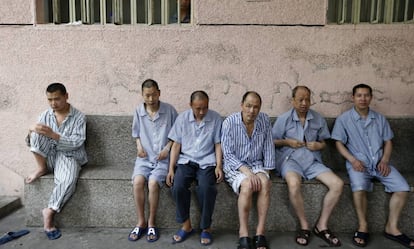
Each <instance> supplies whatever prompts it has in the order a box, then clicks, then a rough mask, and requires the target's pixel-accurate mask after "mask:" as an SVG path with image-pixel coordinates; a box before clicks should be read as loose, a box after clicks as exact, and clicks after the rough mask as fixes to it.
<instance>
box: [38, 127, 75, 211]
mask: <svg viewBox="0 0 414 249" xmlns="http://www.w3.org/2000/svg"><path fill="white" fill-rule="evenodd" d="M30 151H32V152H33V153H37V154H39V155H41V156H43V157H44V158H46V166H47V169H48V170H49V171H50V172H53V174H54V182H55V187H54V189H53V192H52V195H51V196H50V199H49V203H48V208H51V209H53V210H55V211H56V212H60V210H61V209H62V207H63V206H64V205H65V203H66V202H67V201H68V200H69V199H70V197H71V196H72V194H73V193H74V192H75V189H76V182H77V180H78V177H79V172H80V170H81V165H79V163H78V162H77V161H76V159H75V158H74V157H71V156H67V155H66V154H65V152H64V151H57V150H56V142H55V141H53V140H52V139H50V138H48V137H45V136H43V135H39V134H37V133H35V132H32V133H31V137H30Z"/></svg>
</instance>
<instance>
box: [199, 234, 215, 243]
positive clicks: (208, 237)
mask: <svg viewBox="0 0 414 249" xmlns="http://www.w3.org/2000/svg"><path fill="white" fill-rule="evenodd" d="M203 240H207V242H203ZM211 243H213V236H211V233H210V232H207V231H202V232H201V234H200V244H201V245H203V246H209V245H211Z"/></svg>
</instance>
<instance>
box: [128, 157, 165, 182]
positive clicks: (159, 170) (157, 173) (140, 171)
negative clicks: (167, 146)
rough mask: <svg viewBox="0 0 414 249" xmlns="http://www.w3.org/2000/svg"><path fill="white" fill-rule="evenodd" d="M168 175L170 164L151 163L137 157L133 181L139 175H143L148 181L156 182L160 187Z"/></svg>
mask: <svg viewBox="0 0 414 249" xmlns="http://www.w3.org/2000/svg"><path fill="white" fill-rule="evenodd" d="M167 174H168V164H167V163H165V162H156V163H151V162H149V161H144V160H142V158H139V157H137V159H136V160H135V166H134V172H133V173H132V181H134V178H135V177H136V176H137V175H142V176H143V177H144V178H145V179H146V180H147V181H149V180H155V181H157V182H158V184H159V185H160V187H161V186H162V185H163V183H164V182H165V179H166V177H167Z"/></svg>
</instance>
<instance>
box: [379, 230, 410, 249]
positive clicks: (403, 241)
mask: <svg viewBox="0 0 414 249" xmlns="http://www.w3.org/2000/svg"><path fill="white" fill-rule="evenodd" d="M384 236H385V238H387V239H390V240H394V241H397V242H398V243H400V244H401V245H403V246H405V247H407V248H414V246H411V242H413V240H412V239H410V238H409V237H408V236H407V235H405V234H403V233H402V234H400V235H392V234H389V233H387V232H384Z"/></svg>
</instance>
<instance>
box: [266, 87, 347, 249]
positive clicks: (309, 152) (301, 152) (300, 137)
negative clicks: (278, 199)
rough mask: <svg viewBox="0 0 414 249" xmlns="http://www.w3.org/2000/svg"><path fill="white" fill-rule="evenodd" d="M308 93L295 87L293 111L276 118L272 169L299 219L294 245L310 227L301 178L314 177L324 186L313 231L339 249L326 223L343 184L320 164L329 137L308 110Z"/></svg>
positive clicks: (320, 120) (319, 119) (301, 242)
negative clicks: (278, 174)
mask: <svg viewBox="0 0 414 249" xmlns="http://www.w3.org/2000/svg"><path fill="white" fill-rule="evenodd" d="M310 97H311V91H310V90H309V88H307V87H306V86H296V87H295V88H294V89H293V91H292V105H293V108H292V109H291V110H289V111H288V112H286V113H284V114H282V115H280V117H278V118H277V120H276V122H275V124H274V126H273V129H272V134H273V139H274V143H275V144H276V158H277V159H276V167H277V169H278V171H279V173H280V174H281V175H282V177H283V178H284V179H285V180H286V183H287V185H288V189H289V199H290V202H291V204H292V206H293V209H294V210H295V212H296V215H297V216H298V218H299V222H300V229H299V230H298V233H297V235H296V243H298V244H299V245H302V246H305V245H307V244H308V243H309V238H310V228H309V223H308V221H307V219H306V216H305V208H304V203H303V196H302V192H301V182H302V178H305V179H313V178H316V179H317V180H319V181H320V182H322V183H323V184H325V185H326V186H327V187H328V193H326V195H325V198H324V199H323V203H322V210H321V213H320V216H319V220H318V222H317V223H316V225H315V227H314V228H313V232H314V233H315V234H316V235H317V236H318V237H320V238H322V239H323V240H324V241H326V242H327V243H328V244H329V245H330V246H340V245H341V242H340V241H339V239H338V238H337V237H336V236H335V235H334V234H333V233H332V232H331V231H330V230H329V229H328V220H329V217H330V215H331V213H332V210H333V208H334V207H335V205H336V204H337V202H338V201H339V198H340V196H341V193H342V189H343V185H344V183H343V181H342V180H341V179H340V178H339V177H338V176H337V175H335V174H334V173H333V172H332V171H331V170H330V169H329V168H328V167H326V166H325V165H323V164H322V158H321V152H320V151H321V150H322V149H324V148H325V147H326V144H325V141H324V140H325V139H327V138H329V137H330V134H329V130H328V126H327V124H326V121H325V119H324V118H323V117H322V116H321V115H319V114H318V113H317V112H315V111H313V110H310V109H309V108H310Z"/></svg>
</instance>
